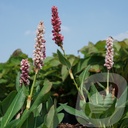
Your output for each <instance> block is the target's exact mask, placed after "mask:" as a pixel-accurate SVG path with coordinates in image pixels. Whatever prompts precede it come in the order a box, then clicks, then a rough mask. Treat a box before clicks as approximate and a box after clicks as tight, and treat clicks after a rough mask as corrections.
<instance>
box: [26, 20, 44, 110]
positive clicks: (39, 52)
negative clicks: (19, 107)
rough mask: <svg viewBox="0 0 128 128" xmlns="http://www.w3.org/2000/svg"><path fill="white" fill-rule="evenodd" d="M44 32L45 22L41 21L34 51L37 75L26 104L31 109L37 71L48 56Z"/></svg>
mask: <svg viewBox="0 0 128 128" xmlns="http://www.w3.org/2000/svg"><path fill="white" fill-rule="evenodd" d="M44 33H45V29H44V23H43V22H40V23H39V25H38V28H37V34H36V43H35V50H34V53H33V63H34V67H35V75H34V80H33V84H32V86H31V90H30V94H29V96H28V99H27V105H26V108H27V109H29V108H30V105H31V98H32V94H33V90H34V85H35V82H36V77H37V73H38V72H39V70H40V69H41V68H42V66H43V61H44V59H45V58H46V53H45V52H46V48H45V42H46V41H45V39H44Z"/></svg>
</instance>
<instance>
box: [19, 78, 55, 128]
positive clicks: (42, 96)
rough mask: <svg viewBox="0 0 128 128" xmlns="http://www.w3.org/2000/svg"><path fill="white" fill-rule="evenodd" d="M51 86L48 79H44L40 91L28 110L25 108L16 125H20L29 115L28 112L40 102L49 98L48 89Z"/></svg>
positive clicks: (44, 101)
mask: <svg viewBox="0 0 128 128" xmlns="http://www.w3.org/2000/svg"><path fill="white" fill-rule="evenodd" d="M51 87H52V83H51V82H50V81H48V80H45V82H44V86H43V88H42V89H41V91H40V93H39V94H38V96H37V98H36V99H35V101H34V103H33V104H32V106H31V107H30V109H29V110H25V111H24V113H23V115H22V117H21V121H20V123H19V124H18V127H21V126H22V124H23V123H24V121H25V120H26V119H27V118H28V117H29V115H30V113H31V112H33V111H35V109H36V108H37V107H38V106H39V105H40V104H41V103H46V101H47V100H48V98H49V91H50V89H51Z"/></svg>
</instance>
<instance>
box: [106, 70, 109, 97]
mask: <svg viewBox="0 0 128 128" xmlns="http://www.w3.org/2000/svg"><path fill="white" fill-rule="evenodd" d="M108 94H109V70H108V72H107V88H106V95H108Z"/></svg>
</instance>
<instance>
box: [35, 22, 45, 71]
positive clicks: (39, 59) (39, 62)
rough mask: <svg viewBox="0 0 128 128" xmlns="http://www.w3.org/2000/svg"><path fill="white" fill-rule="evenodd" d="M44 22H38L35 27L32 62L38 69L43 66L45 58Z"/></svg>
mask: <svg viewBox="0 0 128 128" xmlns="http://www.w3.org/2000/svg"><path fill="white" fill-rule="evenodd" d="M44 33H45V28H44V23H43V22H40V23H39V25H38V28H37V34H36V43H35V50H34V53H33V56H34V57H33V62H34V66H35V69H36V70H37V71H38V70H40V69H41V68H42V66H43V61H44V59H45V58H46V53H45V52H46V48H45V42H46V41H45V39H44Z"/></svg>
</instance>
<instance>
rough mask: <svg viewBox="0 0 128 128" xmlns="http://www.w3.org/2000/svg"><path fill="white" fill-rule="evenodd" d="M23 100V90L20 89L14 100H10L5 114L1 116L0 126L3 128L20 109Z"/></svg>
mask: <svg viewBox="0 0 128 128" xmlns="http://www.w3.org/2000/svg"><path fill="white" fill-rule="evenodd" d="M24 101H25V95H24V93H23V90H22V89H21V90H20V91H19V92H18V93H17V95H16V97H15V98H14V100H13V101H12V103H11V105H10V106H9V108H8V110H7V111H6V113H5V115H4V116H3V118H2V122H1V128H4V127H5V126H6V125H7V124H8V123H9V122H10V121H11V120H12V118H13V117H14V116H15V115H16V113H17V112H18V111H19V110H20V109H21V107H22V106H23V104H24Z"/></svg>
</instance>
